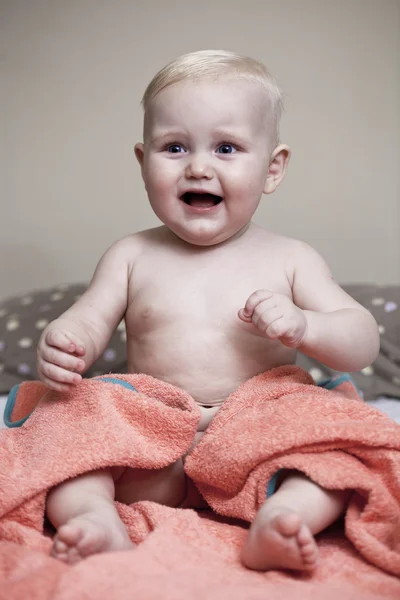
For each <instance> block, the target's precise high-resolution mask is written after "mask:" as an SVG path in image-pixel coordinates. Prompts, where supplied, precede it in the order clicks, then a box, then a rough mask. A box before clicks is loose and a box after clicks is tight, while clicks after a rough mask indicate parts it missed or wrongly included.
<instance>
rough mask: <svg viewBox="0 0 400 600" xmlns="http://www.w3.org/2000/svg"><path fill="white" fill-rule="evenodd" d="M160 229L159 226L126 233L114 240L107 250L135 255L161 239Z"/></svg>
mask: <svg viewBox="0 0 400 600" xmlns="http://www.w3.org/2000/svg"><path fill="white" fill-rule="evenodd" d="M161 229H162V228H161V227H155V228H153V229H144V230H143V231H138V232H136V233H131V234H129V235H126V236H125V237H123V238H120V239H119V240H117V241H116V242H114V243H113V244H112V246H111V247H110V248H109V249H108V252H114V253H120V254H121V255H124V254H127V255H128V256H134V257H137V256H138V255H139V254H141V253H142V252H143V251H144V250H148V249H149V248H151V247H152V246H155V245H157V243H159V242H160V241H161V232H160V230H161Z"/></svg>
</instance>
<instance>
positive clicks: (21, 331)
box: [0, 284, 126, 394]
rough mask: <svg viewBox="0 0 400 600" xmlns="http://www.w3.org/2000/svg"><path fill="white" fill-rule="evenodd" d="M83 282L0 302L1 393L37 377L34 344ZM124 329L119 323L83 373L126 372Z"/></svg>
mask: <svg viewBox="0 0 400 600" xmlns="http://www.w3.org/2000/svg"><path fill="white" fill-rule="evenodd" d="M86 287H87V286H86V285H85V284H73V285H59V286H56V287H53V288H50V289H46V290H37V291H33V292H29V293H26V294H23V295H20V296H16V297H13V298H9V299H7V300H4V301H2V302H0V393H1V394H5V393H8V392H9V391H10V389H11V388H12V387H13V386H14V385H16V384H18V383H21V382H22V381H26V380H32V379H38V374H37V371H36V347H37V344H38V341H39V338H40V336H41V333H42V331H43V329H44V328H45V327H46V325H47V323H50V322H51V321H53V320H54V319H56V318H57V317H59V316H60V315H61V314H62V313H63V312H64V311H65V310H67V308H69V307H70V306H71V305H72V304H73V303H74V302H75V301H76V299H77V298H78V297H79V296H80V295H81V294H82V293H83V292H84V291H85V289H86ZM125 339H126V333H125V325H124V323H121V324H120V325H119V326H118V328H117V330H116V331H115V333H114V335H113V336H112V338H111V340H110V343H109V344H108V346H107V349H106V350H105V351H104V353H103V355H102V356H101V357H100V358H99V359H98V360H97V361H96V362H95V363H94V364H93V365H92V367H91V368H90V369H89V370H88V371H87V372H86V373H85V377H93V376H95V375H103V374H105V373H110V372H113V373H126V344H125Z"/></svg>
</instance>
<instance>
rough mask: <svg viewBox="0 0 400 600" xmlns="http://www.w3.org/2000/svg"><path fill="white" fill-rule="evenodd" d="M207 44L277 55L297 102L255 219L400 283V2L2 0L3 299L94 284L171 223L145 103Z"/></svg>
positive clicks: (349, 276)
mask: <svg viewBox="0 0 400 600" xmlns="http://www.w3.org/2000/svg"><path fill="white" fill-rule="evenodd" d="M206 48H223V49H228V50H233V51H236V52H239V53H243V54H247V55H250V56H253V57H255V58H257V59H259V60H261V61H263V62H265V64H266V65H267V66H268V68H269V69H270V70H271V71H272V73H274V74H275V75H276V76H277V78H278V81H279V83H280V85H281V87H282V88H283V90H284V92H285V95H286V100H285V106H286V110H285V114H284V117H283V122H282V126H281V133H282V135H281V137H282V141H284V142H286V143H288V144H289V145H290V146H291V147H292V150H293V157H292V160H291V164H290V166H289V171H288V173H287V176H286V179H285V181H284V182H283V184H282V185H281V187H280V188H279V190H278V191H277V192H276V193H275V194H273V195H272V196H266V197H264V198H263V200H262V202H261V206H260V208H259V210H258V212H257V213H256V217H255V221H256V222H257V223H258V224H260V225H263V226H265V227H266V228H271V229H274V230H276V231H279V232H281V233H283V234H285V235H289V236H293V237H297V238H300V239H303V240H305V241H307V242H309V243H310V244H311V245H313V246H314V247H315V248H316V249H317V250H318V251H319V252H320V253H321V254H322V255H323V256H324V257H325V259H326V260H327V261H328V263H329V264H330V266H331V268H332V271H333V273H334V276H335V278H336V279H337V280H338V281H339V282H342V283H349V282H376V283H382V284H385V283H400V199H399V165H400V160H399V158H400V152H399V148H400V119H399V106H400V3H399V1H398V0H285V1H284V2H278V1H276V0H218V1H216V0H201V1H200V0H198V1H191V0H168V1H164V0H146V1H143V2H141V1H137V2H136V1H135V0H0V68H1V72H0V76H1V80H0V102H1V113H0V114H1V123H0V131H1V146H0V168H1V172H0V177H1V182H0V185H1V187H0V194H1V207H0V209H1V212H0V224H1V228H0V298H3V297H6V296H9V295H11V294H14V293H24V292H27V291H28V290H34V289H38V288H41V287H45V286H53V285H56V284H60V283H68V282H71V283H72V282H81V281H87V280H89V279H90V277H91V274H92V272H93V269H94V267H95V265H96V263H97V261H98V259H99V257H100V256H101V254H102V253H103V252H104V250H105V249H106V248H107V247H108V246H109V245H110V244H112V243H113V242H114V241H115V240H116V239H118V238H120V237H122V236H124V235H126V234H128V233H131V232H135V231H138V230H140V229H144V228H148V227H153V226H156V225H158V224H159V223H158V221H157V218H156V217H155V216H154V215H153V214H152V212H151V209H150V207H149V206H148V204H147V201H146V196H145V192H144V188H143V185H142V182H141V178H140V173H139V168H138V165H137V164H136V161H135V157H134V153H133V146H134V143H135V142H136V141H139V140H140V139H141V128H142V112H141V108H140V106H139V103H140V99H141V96H142V94H143V91H144V89H145V87H146V85H147V84H148V83H149V81H150V79H151V78H152V77H153V75H154V74H155V73H156V71H158V70H159V69H160V68H161V67H162V66H164V65H165V63H166V62H168V61H169V60H172V59H173V58H175V57H176V56H178V55H180V54H182V53H184V52H190V51H193V50H198V49H206ZM258 259H259V258H258ZM267 260H268V257H266V261H267Z"/></svg>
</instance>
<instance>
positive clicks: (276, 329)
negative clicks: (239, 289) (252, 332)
mask: <svg viewBox="0 0 400 600" xmlns="http://www.w3.org/2000/svg"><path fill="white" fill-rule="evenodd" d="M238 316H239V318H240V319H242V321H245V322H246V323H253V325H254V326H255V327H256V328H257V329H258V331H259V332H260V333H262V334H264V335H265V336H266V337H268V338H269V339H271V340H279V341H280V342H282V344H284V345H285V346H288V347H289V348H298V347H299V346H300V345H301V343H302V342H303V340H304V337H305V334H306V331H307V319H306V316H305V314H304V312H303V311H302V310H301V308H298V306H296V305H295V304H294V303H293V302H292V300H291V299H290V298H288V297H287V296H285V295H284V294H276V293H274V292H270V291H269V290H257V292H254V293H253V294H251V296H250V297H249V299H248V300H247V302H246V304H245V307H244V308H241V309H240V310H239V313H238Z"/></svg>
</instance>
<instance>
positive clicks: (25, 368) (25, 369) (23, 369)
mask: <svg viewBox="0 0 400 600" xmlns="http://www.w3.org/2000/svg"><path fill="white" fill-rule="evenodd" d="M30 372H31V368H30V366H29V365H28V364H27V363H20V364H19V365H18V373H20V374H21V375H28V373H30Z"/></svg>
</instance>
